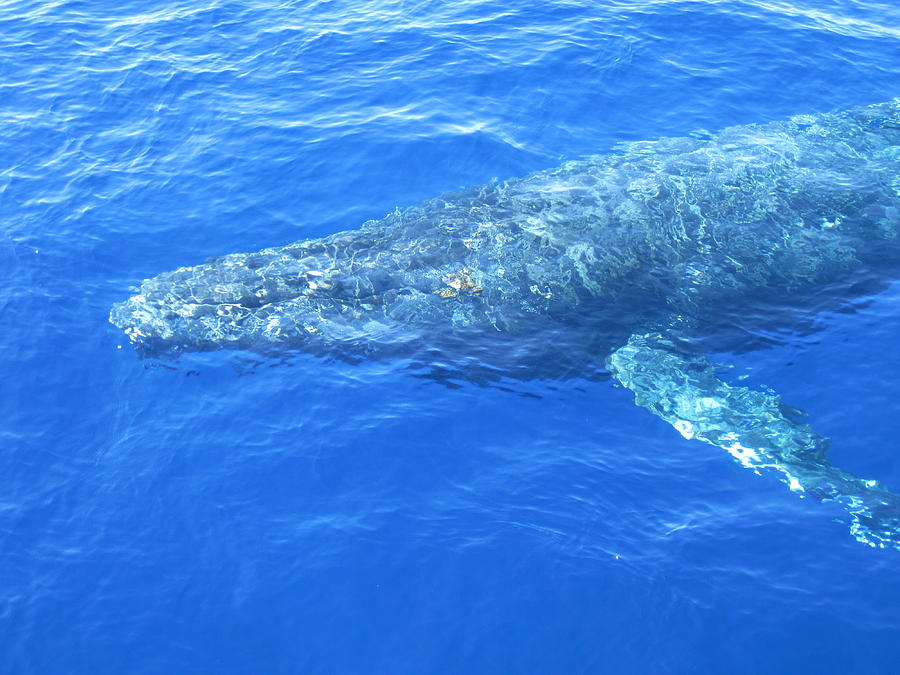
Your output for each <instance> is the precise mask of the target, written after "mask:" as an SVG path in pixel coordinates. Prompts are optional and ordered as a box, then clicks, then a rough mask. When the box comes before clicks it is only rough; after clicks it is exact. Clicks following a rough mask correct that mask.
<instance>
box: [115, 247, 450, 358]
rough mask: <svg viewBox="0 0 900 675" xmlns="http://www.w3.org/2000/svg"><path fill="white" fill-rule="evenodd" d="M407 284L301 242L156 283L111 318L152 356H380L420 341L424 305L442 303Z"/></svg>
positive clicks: (146, 283) (172, 275)
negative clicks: (342, 348)
mask: <svg viewBox="0 0 900 675" xmlns="http://www.w3.org/2000/svg"><path fill="white" fill-rule="evenodd" d="M403 283H405V282H403V281H401V280H400V279H399V278H397V277H396V276H392V275H391V274H389V273H388V272H387V271H386V270H385V269H382V268H379V267H377V266H373V265H372V264H371V261H366V262H364V263H362V264H356V263H354V264H346V263H345V264H343V265H338V264H337V261H336V260H335V257H334V255H333V254H332V255H330V256H327V257H326V256H324V255H322V254H321V251H320V250H316V251H315V252H311V251H309V250H306V249H302V248H299V247H296V246H295V245H292V246H288V247H284V248H282V249H271V250H267V251H262V252H260V253H254V254H235V255H229V256H225V257H223V258H218V259H214V260H210V261H208V262H207V263H205V264H203V265H197V266H194V267H183V268H180V269H178V270H175V271H174V272H168V273H165V274H161V275H159V276H157V277H154V278H152V279H147V280H145V281H144V282H143V283H142V284H141V287H140V289H139V290H138V292H137V293H136V294H135V295H133V296H132V297H130V298H128V299H127V300H124V301H123V302H119V303H116V304H115V305H113V307H112V309H111V311H110V316H109V320H110V322H111V323H112V324H114V325H116V326H118V327H119V328H121V329H122V330H123V331H124V332H125V334H126V335H127V336H128V338H129V340H130V341H131V343H132V346H133V347H134V348H135V350H136V351H137V352H138V353H139V354H140V355H142V356H170V355H177V354H179V353H181V352H185V351H211V350H218V349H249V350H254V351H261V352H265V351H268V350H270V349H271V350H278V351H283V350H285V349H287V350H291V349H298V350H304V351H318V350H320V349H322V350H329V349H330V348H331V347H332V346H334V345H348V344H349V345H353V346H354V347H356V348H357V351H360V350H362V351H374V350H377V349H380V348H381V346H384V345H386V344H399V343H404V342H408V341H410V340H413V339H415V338H416V336H417V335H418V333H417V329H416V326H415V324H417V322H418V319H420V318H421V317H422V316H423V315H424V314H423V308H424V310H427V309H428V306H429V304H430V305H435V304H437V305H440V304H441V302H442V301H441V299H440V298H438V296H436V295H433V294H432V293H431V291H430V290H428V291H427V292H423V291H418V290H416V289H414V288H407V287H398V284H401V286H402V284H403ZM428 316H429V317H431V316H433V315H428Z"/></svg>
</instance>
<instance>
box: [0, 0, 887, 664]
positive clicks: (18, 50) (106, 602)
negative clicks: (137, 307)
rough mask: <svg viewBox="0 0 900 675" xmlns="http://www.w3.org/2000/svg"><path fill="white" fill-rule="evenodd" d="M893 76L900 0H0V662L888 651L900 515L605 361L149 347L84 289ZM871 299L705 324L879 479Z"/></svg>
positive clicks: (846, 457) (784, 109) (868, 657)
mask: <svg viewBox="0 0 900 675" xmlns="http://www.w3.org/2000/svg"><path fill="white" fill-rule="evenodd" d="M895 96H900V7H898V5H897V4H896V3H894V2H893V1H888V0H883V1H881V2H878V1H877V0H876V1H870V2H862V1H860V0H841V1H837V0H795V1H788V0H746V1H736V0H721V1H718V2H714V1H711V0H710V1H708V2H703V1H680V0H656V1H653V0H644V1H638V0H635V1H627V0H621V1H609V0H604V1H599V2H595V1H589V0H572V1H567V2H538V1H535V0H521V1H519V2H515V3H510V2H495V1H486V0H469V1H464V2H453V3H448V2H403V1H397V2H388V1H384V0H371V1H367V0H357V1H356V2H341V1H333V2H324V1H323V2H276V1H274V0H265V1H260V0H256V1H246V2H241V3H237V2H225V1H220V0H206V1H189V0H185V1H183V2H175V1H169V0H163V1H161V2H157V3H146V2H133V1H129V0H124V1H122V2H115V3H114V2H108V1H104V2H86V1H82V2H71V1H65V0H63V1H59V2H21V1H17V0H12V1H7V2H3V3H0V223H2V227H0V277H2V278H0V308H2V314H0V373H2V377H3V384H2V387H0V438H2V448H0V450H2V451H0V672H2V673H10V674H19V673H22V674H24V673H38V674H43V673H61V674H70V673H71V674H74V673H85V674H88V673H90V674H96V673H116V674H119V673H129V674H131V673H134V674H143V673H148V674H149V673H153V674H155V673H335V674H343V673H360V674H367V675H368V674H373V673H392V674H393V673H465V674H471V673H490V674H499V673H616V674H629V673H639V674H643V673H673V674H681V673H734V674H742V673H841V674H844V673H867V674H869V673H886V674H887V673H897V672H900V551H896V550H876V549H872V548H869V547H866V546H864V545H861V544H859V543H857V542H856V541H854V540H853V539H852V538H851V537H850V536H849V534H848V532H847V525H846V520H847V519H846V515H845V513H844V512H843V511H842V510H841V509H839V508H837V507H836V506H834V505H829V504H818V503H816V502H814V501H811V500H805V499H800V498H798V497H797V496H796V495H794V494H792V493H790V492H789V491H788V490H786V489H785V488H784V486H783V485H782V484H780V483H779V482H777V481H776V480H774V479H772V478H771V477H769V478H761V477H759V476H756V475H754V474H753V473H752V472H750V471H747V470H744V469H742V468H741V467H740V466H738V465H737V464H736V463H735V462H734V461H732V460H731V459H730V458H729V457H728V456H727V454H726V453H724V452H723V451H721V450H719V449H717V448H714V447H712V446H707V445H704V444H701V443H697V442H688V441H685V440H683V439H681V437H680V436H678V435H677V434H676V433H674V432H673V431H672V429H671V427H669V426H667V425H666V424H665V423H663V422H662V421H660V420H658V419H656V418H655V417H653V416H652V415H650V414H649V413H648V412H647V411H645V410H643V409H639V408H637V407H635V406H634V405H633V404H632V403H631V400H630V399H631V396H630V395H629V393H628V392H627V391H625V390H622V389H617V388H615V387H613V386H612V384H611V383H610V382H609V381H608V380H604V379H602V378H597V377H594V375H595V373H585V376H584V377H583V378H578V377H576V378H574V379H567V380H564V381H532V382H509V383H506V385H505V386H504V387H503V388H500V387H481V386H477V385H476V384H472V383H466V382H459V383H455V385H454V386H446V384H441V383H438V382H434V381H432V380H429V379H427V378H423V377H416V376H415V374H414V373H411V372H410V371H409V369H408V368H407V367H406V364H404V363H391V362H387V363H385V362H380V363H375V362H372V363H367V362H362V363H356V364H346V363H336V362H331V361H325V360H322V359H317V358H313V357H305V356H297V357H295V358H291V359H288V360H286V361H282V362H274V361H268V360H262V359H254V358H253V357H251V356H250V355H247V354H235V353H232V354H228V353H211V354H206V355H202V356H188V357H185V358H182V359H181V360H178V361H175V362H168V361H166V362H155V361H147V360H140V359H139V358H138V357H137V356H136V355H135V353H134V352H133V351H132V350H131V348H130V347H129V346H128V344H127V340H126V339H125V337H124V336H123V335H122V334H121V333H120V332H119V331H118V330H116V329H115V328H114V327H113V326H111V325H109V324H108V322H107V315H108V312H109V307H110V305H111V304H112V303H113V302H117V301H119V300H122V299H124V298H125V297H127V296H128V295H129V294H130V292H131V289H133V287H135V286H136V285H137V284H139V283H140V281H141V280H142V279H144V278H145V277H149V276H153V275H156V274H158V273H160V272H164V271H168V270H171V269H174V268H176V267H179V266H181V265H190V264H194V263H198V262H202V261H203V260H205V259H206V258H207V257H210V256H215V255H221V254H225V253H230V252H237V251H252V250H256V249H260V248H263V247H266V246H274V245H281V244H285V243H288V242H291V241H295V240H299V239H302V238H307V237H317V236H322V235H326V234H329V233H332V232H336V231H338V230H342V229H347V228H354V227H357V226H358V225H359V224H360V223H362V222H363V221H365V220H367V219H369V218H378V217H380V216H382V215H384V214H385V213H387V212H389V211H391V210H393V209H394V208H395V207H397V206H405V205H410V204H415V203H417V202H420V201H422V200H424V199H427V198H429V197H433V196H436V195H438V194H440V193H441V192H443V191H445V190H449V189H456V188H460V187H464V186H470V185H477V184H479V183H484V182H487V181H490V180H491V179H494V178H501V179H502V178H507V177H511V176H517V175H524V174H527V173H529V172H532V171H536V170H539V169H543V168H548V167H552V166H554V165H557V164H559V163H560V162H562V161H563V160H566V159H573V158H577V157H581V156H585V155H588V154H593V153H603V152H607V151H610V150H611V149H613V148H614V146H615V145H616V144H617V143H620V142H622V141H630V140H639V139H648V138H656V137H659V136H673V135H675V136H677V135H685V134H689V133H692V132H696V131H698V130H701V131H702V130H708V131H714V130H717V129H720V128H722V127H725V126H729V125H734V124H746V123H752V122H766V121H770V120H778V119H783V118H786V117H788V116H790V115H793V114H797V113H807V112H823V111H828V110H834V109H841V108H850V107H854V106H858V105H865V104H870V103H876V102H880V101H884V100H887V99H889V98H892V97H895ZM870 300H871V301H870V302H864V303H860V304H859V306H858V308H857V311H855V312H852V313H848V312H845V313H836V314H832V315H823V316H821V317H819V319H820V321H819V328H820V330H819V331H817V332H815V333H812V334H805V335H791V334H780V335H777V336H774V335H773V336H769V337H770V339H771V343H772V347H771V348H770V349H767V350H758V351H753V352H749V353H746V354H741V355H726V356H727V360H728V362H729V363H731V364H733V365H734V367H735V368H736V369H738V370H737V371H736V372H740V373H743V374H746V375H749V378H748V381H749V382H751V383H754V384H757V385H758V384H766V385H769V386H771V387H772V388H774V389H775V390H777V391H778V392H780V393H781V394H783V395H784V398H785V400H786V401H787V402H789V403H790V404H792V405H795V406H798V407H801V408H803V409H805V410H807V411H808V412H809V418H808V419H809V422H810V423H811V424H813V425H814V426H815V427H816V429H817V430H818V431H819V432H821V433H823V434H825V435H828V436H831V437H832V438H833V439H834V442H833V447H832V450H831V453H832V457H833V459H834V462H835V463H836V464H841V465H843V466H845V467H846V468H848V469H850V470H852V471H854V472H855V473H857V474H859V475H861V476H865V477H872V478H878V479H879V480H881V481H883V482H884V483H885V484H886V485H888V486H892V487H893V488H895V489H900V451H898V447H897V439H898V438H900V417H898V416H897V415H896V405H897V403H896V402H897V400H898V396H900V354H898V349H897V344H898V337H900V287H895V288H892V289H890V290H889V291H887V292H886V293H883V294H881V295H879V296H876V297H873V298H871V299H870ZM604 357H605V355H602V354H601V355H598V364H602V362H603V358H604Z"/></svg>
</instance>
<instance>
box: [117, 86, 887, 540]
mask: <svg viewBox="0 0 900 675" xmlns="http://www.w3.org/2000/svg"><path fill="white" fill-rule="evenodd" d="M898 233H900V99H896V100H893V101H889V102H886V103H881V104H877V105H872V106H867V107H861V108H856V109H852V110H849V111H846V112H841V113H830V114H818V115H802V116H798V117H794V118H791V119H789V120H787V121H782V122H775V123H768V124H759V125H747V126H740V127H732V128H729V129H725V130H724V131H721V132H720V133H718V134H716V135H713V136H711V137H707V138H704V139H701V138H693V137H691V138H673V139H662V140H657V141H650V142H639V143H630V144H626V145H623V146H621V147H620V148H619V151H618V152H617V153H615V154H610V155H603V156H597V157H590V158H587V159H583V160H578V161H571V162H567V163H565V164H563V165H562V166H560V167H557V168H554V169H549V170H545V171H540V172H538V173H534V174H531V175H529V176H526V177H524V178H518V179H511V180H507V181H502V182H496V183H492V184H489V185H485V186H481V187H478V188H474V189H471V190H468V191H465V192H461V193H457V194H448V195H443V196H441V197H438V198H436V199H432V200H430V201H428V202H425V203H423V204H421V205H418V206H413V207H409V208H405V209H398V210H396V211H395V212H393V213H391V214H388V215H387V216H385V217H384V218H382V219H380V220H377V221H370V222H367V223H365V224H364V225H363V226H362V227H361V228H360V229H356V230H348V231H344V232H339V233H337V234H333V235H331V236H328V237H324V238H321V239H312V240H306V241H301V242H298V243H293V244H289V245H287V246H283V247H279V248H270V249H265V250H262V251H259V252H257V253H250V254H234V255H226V256H223V257H221V258H216V259H212V260H210V261H208V262H206V263H204V264H201V265H196V266H192V267H184V268H181V269H178V270H175V271H174V272H168V273H164V274H160V275H159V276H157V277H155V278H153V279H148V280H145V281H144V282H143V283H142V285H141V287H140V290H139V292H138V293H137V294H136V295H134V296H133V297H131V298H129V299H127V300H125V301H124V302H121V303H117V304H116V305H114V306H113V308H112V311H111V313H110V321H111V322H112V323H113V324H115V325H116V326H119V327H120V328H122V329H124V330H125V332H126V333H127V334H128V336H129V338H130V340H131V342H132V344H133V345H134V346H135V348H136V349H137V350H138V351H139V352H141V353H143V354H145V355H151V356H152V355H166V354H169V355H174V354H178V353H179V352H182V351H202V350H214V349H250V350H259V351H264V352H268V351H274V350H278V351H281V350H289V351H290V350H301V351H308V352H313V353H321V354H331V355H335V356H338V357H359V356H362V357H372V358H388V357H394V356H402V357H403V358H410V359H413V360H418V361H420V362H428V360H429V359H434V358H436V356H442V355H450V356H451V357H452V358H450V359H445V360H449V361H452V362H453V363H478V364H479V367H488V368H495V369H496V370H497V372H498V373H500V374H502V375H508V376H512V377H516V376H523V377H524V376H526V375H525V374H526V373H532V374H533V373H535V372H542V370H544V369H545V368H546V369H548V372H553V369H554V368H556V369H557V372H558V373H566V372H569V373H571V369H572V368H574V367H577V366H578V364H582V365H584V364H587V363H588V362H593V363H594V364H595V365H598V366H600V367H604V366H605V368H606V369H607V371H608V372H609V373H610V374H611V375H612V376H613V377H614V378H615V379H616V380H617V382H618V383H619V384H621V385H622V386H624V387H626V388H628V389H630V390H631V391H632V392H634V396H635V401H636V403H638V404H639V405H641V406H643V407H645V408H647V409H649V410H650V411H651V412H653V413H655V414H656V415H657V416H659V417H660V418H662V419H663V420H665V421H667V422H669V423H670V424H672V425H673V426H674V427H675V428H676V429H677V430H678V431H680V432H681V433H682V435H683V436H685V437H686V438H695V439H698V440H703V441H706V442H708V443H711V444H713V445H717V446H719V447H722V448H724V449H726V450H727V451H728V452H729V453H730V454H732V455H733V456H734V457H735V458H736V459H737V460H738V461H740V462H741V463H742V464H743V465H744V466H747V467H750V468H752V469H754V470H756V471H763V470H772V471H774V472H775V473H776V474H777V475H779V476H780V477H781V478H782V479H783V480H784V481H785V482H786V483H787V484H788V486H789V487H790V488H791V490H793V491H795V492H797V493H799V494H802V495H810V496H814V497H816V498H817V499H820V500H833V501H836V502H839V503H840V504H842V505H843V506H844V507H845V508H846V509H847V511H848V512H849V513H850V514H851V519H852V523H851V530H852V532H853V534H854V536H855V537H856V538H857V539H859V540H860V541H863V542H866V543H869V544H871V545H873V546H879V547H885V546H891V547H897V548H900V497H898V496H897V495H895V494H894V493H892V492H889V491H887V490H886V489H884V488H882V487H880V486H879V485H878V484H877V483H876V482H874V481H868V480H863V479H860V478H857V477H855V476H853V475H851V474H849V473H847V472H845V471H843V470H841V469H838V468H836V467H834V466H832V465H831V464H830V463H829V462H828V461H827V459H826V457H825V439H823V438H822V437H820V436H818V435H817V434H816V433H815V432H814V431H813V430H812V429H811V427H809V426H808V425H806V424H802V423H799V422H797V421H796V420H795V419H794V416H793V415H788V414H786V413H785V412H784V410H785V409H786V407H785V406H784V405H783V404H782V403H781V401H780V399H779V397H778V396H777V395H775V394H771V393H766V392H761V391H756V390H753V389H750V388H748V387H742V386H736V385H733V384H727V383H726V382H724V381H723V380H722V379H720V378H719V377H718V376H717V374H716V372H715V370H714V369H713V367H712V366H711V365H710V363H709V361H708V360H707V359H706V357H705V356H704V355H703V353H702V351H700V350H699V348H698V346H705V347H709V348H712V347H718V348H723V349H724V348H727V346H728V345H729V344H732V343H731V342H729V341H733V340H734V339H740V338H741V335H742V331H743V336H744V337H746V334H747V333H749V332H751V327H754V326H765V325H778V324H780V323H784V322H787V323H789V322H791V321H797V320H798V317H804V316H806V317H811V316H814V315H815V313H816V312H817V311H819V310H821V309H823V308H826V307H829V306H831V307H834V306H839V305H840V304H841V303H843V302H846V301H847V299H848V298H850V297H852V296H853V295H854V294H858V293H860V292H863V291H865V292H869V291H871V290H872V289H873V288H877V287H878V286H879V285H883V284H885V283H886V282H887V281H889V280H891V279H893V278H896V277H897V276H900V274H898V271H900V236H898ZM468 357H470V358H468ZM467 358H468V360H467ZM473 367H474V366H473Z"/></svg>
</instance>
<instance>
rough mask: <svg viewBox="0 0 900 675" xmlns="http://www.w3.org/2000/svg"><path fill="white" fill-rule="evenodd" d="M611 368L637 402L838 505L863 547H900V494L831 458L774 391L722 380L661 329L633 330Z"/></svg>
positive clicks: (612, 358)
mask: <svg viewBox="0 0 900 675" xmlns="http://www.w3.org/2000/svg"><path fill="white" fill-rule="evenodd" d="M607 368H608V369H609V371H610V373H612V375H613V377H615V378H616V380H618V381H619V382H620V383H621V384H622V385H623V386H624V387H626V388H627V389H630V390H631V391H632V392H634V400H635V403H637V404H638V405H640V406H642V407H644V408H647V409H648V410H650V411H651V412H653V413H654V414H656V415H657V416H659V417H661V418H662V419H663V420H665V421H666V422H668V423H669V424H671V425H672V426H674V427H675V428H676V429H677V430H678V431H679V432H681V434H682V435H683V436H684V437H685V438H688V439H697V440H701V441H705V442H707V443H710V444H712V445H716V446H718V447H720V448H723V449H725V450H727V451H728V452H729V453H730V454H731V455H732V456H733V457H734V458H735V459H737V460H738V461H739V462H740V463H741V464H742V465H743V466H745V467H747V468H750V469H753V470H755V471H756V472H757V473H761V472H762V471H763V470H774V471H775V472H776V473H778V474H780V476H781V478H782V479H783V480H784V481H785V482H786V483H787V485H788V487H789V488H790V489H791V490H792V491H794V492H797V493H800V494H802V495H810V496H813V497H815V498H816V499H818V500H820V501H835V502H838V503H840V504H841V505H842V506H843V507H844V508H845V509H846V510H847V512H848V513H850V515H851V518H852V523H851V527H850V531H851V533H852V534H853V536H854V537H855V538H856V539H857V540H859V541H861V542H864V543H866V544H869V545H871V546H876V547H879V548H886V547H892V548H900V495H896V494H894V493H893V492H890V491H888V490H885V489H884V488H882V487H880V486H879V485H878V484H877V483H876V482H875V481H871V480H863V479H861V478H858V477H856V476H854V475H853V474H850V473H848V472H846V471H843V470H841V469H839V468H837V467H835V466H832V465H831V464H829V463H828V461H827V459H826V458H825V451H826V448H827V445H828V439H826V438H824V437H822V436H820V435H818V434H817V433H816V432H815V431H813V429H812V428H811V427H810V426H809V425H807V424H803V423H800V422H797V421H796V420H795V419H792V417H794V418H795V417H796V412H797V411H796V410H792V409H790V408H788V407H786V406H785V405H783V404H782V402H781V398H780V397H779V396H778V395H776V394H773V393H767V392H764V391H756V390H753V389H749V388H747V387H740V386H734V385H731V384H728V383H726V382H723V381H722V380H721V379H719V378H718V377H717V376H716V372H715V369H714V368H713V366H712V364H711V363H710V362H709V361H708V360H707V359H706V358H705V357H702V356H692V355H687V354H685V353H683V352H682V351H680V350H679V349H678V348H677V347H676V346H675V345H674V344H673V343H672V342H671V341H669V340H668V339H666V338H665V336H663V335H660V334H648V335H634V336H632V337H631V338H630V339H629V340H628V343H627V344H626V345H625V346H623V347H621V348H619V349H617V350H616V351H614V352H613V353H612V354H610V356H609V358H608V359H607Z"/></svg>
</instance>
